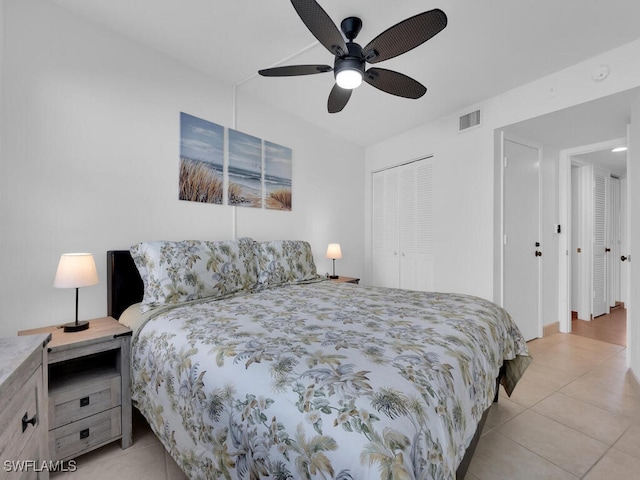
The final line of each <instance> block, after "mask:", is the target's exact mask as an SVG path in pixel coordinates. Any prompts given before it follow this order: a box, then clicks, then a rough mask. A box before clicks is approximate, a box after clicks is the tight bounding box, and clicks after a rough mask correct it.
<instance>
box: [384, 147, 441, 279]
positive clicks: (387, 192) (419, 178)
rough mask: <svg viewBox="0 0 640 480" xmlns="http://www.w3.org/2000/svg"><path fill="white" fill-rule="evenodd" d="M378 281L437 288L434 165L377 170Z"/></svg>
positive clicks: (427, 162) (423, 163)
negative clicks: (434, 253)
mask: <svg viewBox="0 0 640 480" xmlns="http://www.w3.org/2000/svg"><path fill="white" fill-rule="evenodd" d="M373 197H374V200H373V272H374V275H373V277H374V278H373V281H374V285H379V286H388V287H395V288H403V289H408V290H432V289H433V205H432V204H433V165H432V163H431V160H430V159H423V160H418V161H415V162H411V163H408V164H405V165H401V166H398V167H393V168H390V169H387V170H383V171H380V172H376V173H374V177H373Z"/></svg>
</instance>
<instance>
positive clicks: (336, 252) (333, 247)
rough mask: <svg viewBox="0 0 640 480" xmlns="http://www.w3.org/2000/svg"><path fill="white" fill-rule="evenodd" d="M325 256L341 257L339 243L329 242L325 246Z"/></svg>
mask: <svg viewBox="0 0 640 480" xmlns="http://www.w3.org/2000/svg"><path fill="white" fill-rule="evenodd" d="M327 258H332V259H334V260H335V259H336V258H342V250H341V249H340V244H339V243H330V244H329V246H328V247H327Z"/></svg>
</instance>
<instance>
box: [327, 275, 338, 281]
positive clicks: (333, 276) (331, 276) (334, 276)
mask: <svg viewBox="0 0 640 480" xmlns="http://www.w3.org/2000/svg"><path fill="white" fill-rule="evenodd" d="M329 278H330V279H331V280H335V279H336V278H340V275H329Z"/></svg>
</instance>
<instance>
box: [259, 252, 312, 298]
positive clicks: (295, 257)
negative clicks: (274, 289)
mask: <svg viewBox="0 0 640 480" xmlns="http://www.w3.org/2000/svg"><path fill="white" fill-rule="evenodd" d="M255 245H256V251H257V257H258V284H259V285H260V286H262V287H267V286H273V285H282V284H286V283H297V282H304V281H308V280H316V279H319V278H320V276H319V275H318V272H317V271H316V264H315V263H314V261H313V253H312V252H311V245H309V243H308V242H305V241H299V240H273V241H269V242H259V243H258V242H256V244H255Z"/></svg>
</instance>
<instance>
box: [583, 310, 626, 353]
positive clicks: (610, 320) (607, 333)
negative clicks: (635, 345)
mask: <svg viewBox="0 0 640 480" xmlns="http://www.w3.org/2000/svg"><path fill="white" fill-rule="evenodd" d="M571 333H572V334H574V335H578V336H581V337H587V338H592V339H595V340H600V341H602V342H607V343H613V344H615V345H621V346H623V347H626V346H627V310H626V309H625V308H624V307H621V306H620V307H614V308H612V309H611V313H610V314H608V315H601V316H599V317H596V318H594V319H593V320H592V321H590V322H588V321H585V320H578V319H577V318H575V317H574V318H573V319H572V320H571Z"/></svg>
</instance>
